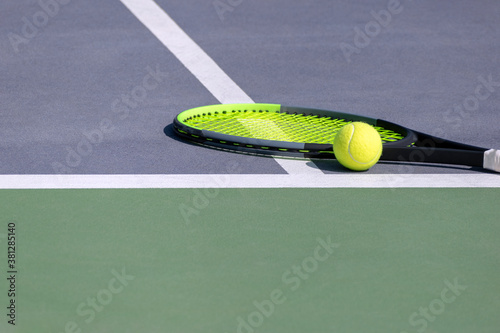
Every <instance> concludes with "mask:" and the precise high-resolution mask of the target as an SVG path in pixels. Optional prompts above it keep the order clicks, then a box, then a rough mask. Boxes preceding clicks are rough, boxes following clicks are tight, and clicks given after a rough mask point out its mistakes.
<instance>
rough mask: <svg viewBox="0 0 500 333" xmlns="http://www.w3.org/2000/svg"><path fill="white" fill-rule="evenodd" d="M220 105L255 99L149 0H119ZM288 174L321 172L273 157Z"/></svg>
mask: <svg viewBox="0 0 500 333" xmlns="http://www.w3.org/2000/svg"><path fill="white" fill-rule="evenodd" d="M121 2H122V3H123V4H124V5H125V6H126V7H127V8H128V9H129V10H130V11H131V12H132V14H134V15H135V16H136V17H137V19H138V20H139V21H141V22H142V24H144V26H146V28H148V29H149V30H150V31H151V33H153V35H155V36H156V38H158V39H159V40H160V42H162V44H163V45H165V47H166V48H167V49H169V50H170V52H172V53H173V55H174V56H175V57H176V58H177V59H178V60H179V61H180V62H181V63H182V64H183V65H184V66H185V67H186V68H187V69H188V70H189V71H190V72H191V73H192V74H193V75H194V76H195V77H196V78H197V79H198V80H199V81H200V82H201V84H203V85H204V86H205V87H206V88H207V89H208V91H210V93H212V95H214V97H215V98H216V99H217V100H219V102H221V103H222V104H228V103H254V101H253V100H252V99H251V98H250V97H249V96H248V95H247V94H246V93H245V92H244V91H243V90H242V89H241V88H240V87H239V86H238V85H237V84H236V83H235V82H234V81H233V80H232V79H231V78H230V77H229V76H228V75H227V74H226V73H225V72H224V71H223V70H222V69H221V68H220V67H219V66H218V65H217V64H216V63H215V61H214V60H213V59H212V58H210V56H209V55H208V54H206V53H205V51H203V50H202V49H201V47H200V46H198V44H196V43H195V42H194V41H193V40H192V39H191V37H189V36H188V35H187V34H186V33H185V32H184V31H183V30H182V29H181V28H180V27H179V26H178V25H177V23H175V22H174V20H173V19H172V18H171V17H170V16H169V15H168V14H167V13H166V12H165V11H164V10H163V9H162V8H161V7H160V6H158V5H157V4H156V3H155V2H154V1H152V0H121ZM275 161H276V162H277V163H278V164H279V165H280V166H281V167H282V168H283V169H284V170H285V171H286V172H288V173H289V174H311V173H316V174H323V172H322V171H321V170H320V169H317V168H312V167H310V166H308V165H307V162H308V161H303V160H285V159H275Z"/></svg>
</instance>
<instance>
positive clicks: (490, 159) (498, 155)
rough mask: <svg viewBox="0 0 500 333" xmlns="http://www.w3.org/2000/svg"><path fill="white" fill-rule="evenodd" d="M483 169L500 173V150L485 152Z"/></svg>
mask: <svg viewBox="0 0 500 333" xmlns="http://www.w3.org/2000/svg"><path fill="white" fill-rule="evenodd" d="M483 167H484V168H485V169H488V170H493V171H496V172H500V150H498V149H490V150H487V151H485V152H484V160H483Z"/></svg>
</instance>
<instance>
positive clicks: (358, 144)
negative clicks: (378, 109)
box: [333, 122, 382, 171]
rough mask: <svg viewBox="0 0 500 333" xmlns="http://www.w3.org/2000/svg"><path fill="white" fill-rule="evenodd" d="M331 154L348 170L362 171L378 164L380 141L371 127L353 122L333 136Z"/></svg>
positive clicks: (380, 151)
mask: <svg viewBox="0 0 500 333" xmlns="http://www.w3.org/2000/svg"><path fill="white" fill-rule="evenodd" d="M333 152H334V154H335V157H336V158H337V160H338V161H339V162H340V164H342V165H343V166H345V167H346V168H348V169H351V170H355V171H364V170H368V169H370V168H371V167H372V166H373V165H375V163H377V162H378V160H379V158H380V155H382V139H381V138H380V135H379V134H378V132H377V131H376V130H375V128H373V127H372V126H371V125H368V124H366V123H362V122H354V123H350V124H347V125H345V126H344V127H342V128H341V129H340V131H339V132H338V133H337V135H336V136H335V139H334V141H333Z"/></svg>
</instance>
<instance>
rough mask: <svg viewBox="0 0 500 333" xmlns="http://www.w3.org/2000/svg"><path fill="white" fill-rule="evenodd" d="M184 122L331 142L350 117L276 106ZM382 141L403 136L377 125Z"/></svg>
mask: <svg viewBox="0 0 500 333" xmlns="http://www.w3.org/2000/svg"><path fill="white" fill-rule="evenodd" d="M182 122H183V123H185V124H186V125H188V126H191V127H193V128H197V129H200V130H208V131H213V132H218V133H223V134H227V135H232V136H236V137H247V138H254V139H261V140H273V141H287V142H309V143H317V144H332V143H333V140H334V138H335V135H336V134H337V132H338V131H339V130H340V129H341V128H342V127H343V126H345V125H347V124H349V123H351V122H352V121H351V120H345V119H341V118H335V117H329V116H321V115H315V114H303V113H283V112H280V111H279V110H273V109H269V110H268V109H264V110H262V109H253V110H247V109H238V110H214V111H208V110H207V111H205V112H200V113H198V114H194V115H190V116H189V117H187V118H184V119H182ZM374 128H375V129H376V130H377V131H378V132H379V134H380V136H381V138H382V141H384V142H394V141H397V140H401V139H403V137H404V136H403V135H402V134H400V133H397V132H395V131H392V130H389V129H385V128H383V127H380V126H374Z"/></svg>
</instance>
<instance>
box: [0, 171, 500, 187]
mask: <svg viewBox="0 0 500 333" xmlns="http://www.w3.org/2000/svg"><path fill="white" fill-rule="evenodd" d="M397 177H400V178H397ZM475 187H489V188H500V175H495V174H479V173H478V174H470V175H469V174H451V175H450V174H448V175H442V174H413V175H393V174H376V175H373V174H359V173H349V174H323V175H311V174H310V175H268V174H266V175H241V174H226V175H224V174H214V175H0V189H127V188H130V189H134V188H135V189H140V188H142V189H147V188H475Z"/></svg>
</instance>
